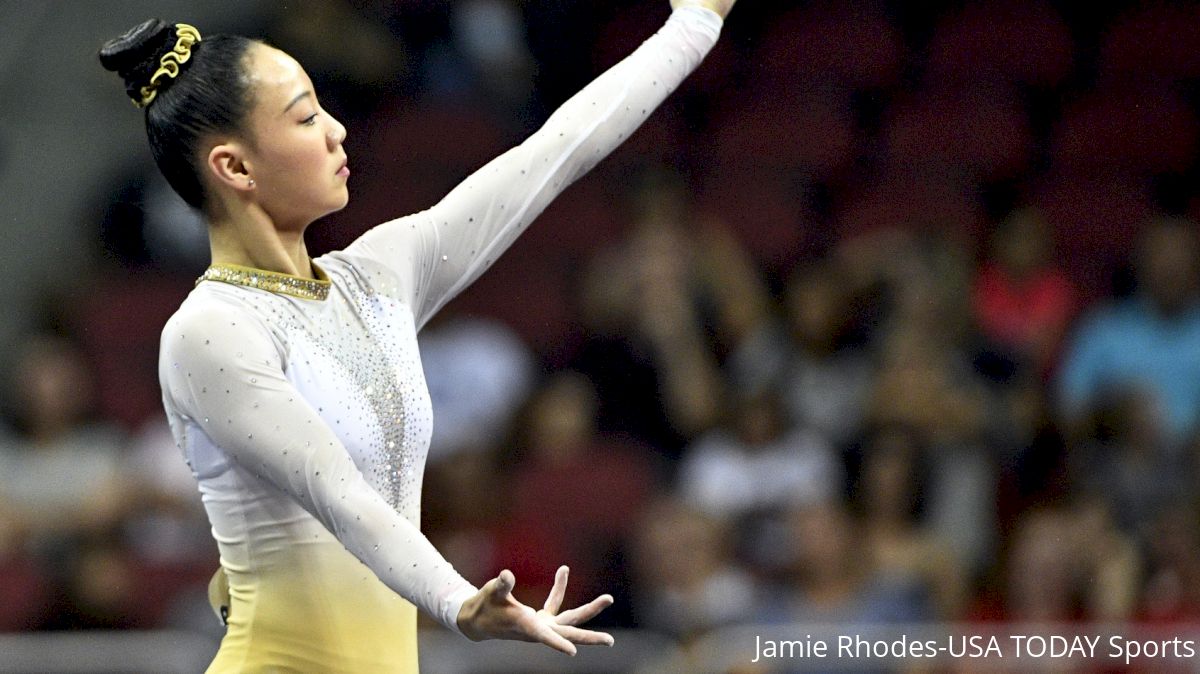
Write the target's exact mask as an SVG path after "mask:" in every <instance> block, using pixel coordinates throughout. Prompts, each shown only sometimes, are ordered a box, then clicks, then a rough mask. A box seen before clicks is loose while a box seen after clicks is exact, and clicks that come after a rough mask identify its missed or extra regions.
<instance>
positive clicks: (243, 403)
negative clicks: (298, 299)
mask: <svg viewBox="0 0 1200 674" xmlns="http://www.w3.org/2000/svg"><path fill="white" fill-rule="evenodd" d="M162 353H163V357H164V362H165V363H168V364H169V365H168V366H167V367H166V368H164V375H163V382H162V383H163V390H164V394H165V395H166V396H168V397H169V398H170V400H171V401H172V402H173V403H174V405H175V407H176V408H177V409H180V410H182V411H184V412H185V413H186V414H188V415H189V416H190V417H191V419H192V420H193V421H194V422H195V423H197V424H199V426H200V428H201V429H203V430H204V433H205V434H206V435H207V436H208V437H209V438H211V439H212V441H213V442H215V443H216V444H217V445H219V446H220V447H222V448H223V449H225V450H226V452H227V453H228V456H229V459H230V460H231V461H232V462H234V463H235V464H237V465H238V466H240V467H241V468H243V469H245V470H246V471H248V472H250V473H251V474H253V475H256V476H257V477H258V478H259V479H261V480H262V481H264V482H267V483H270V484H272V485H274V486H275V487H277V488H279V489H280V490H282V491H283V492H284V493H286V494H287V495H288V496H290V497H291V498H292V499H294V500H295V501H296V503H298V504H300V505H301V506H302V507H303V508H304V509H305V510H307V511H308V512H309V513H310V514H312V516H313V517H316V518H317V519H318V520H319V521H320V522H321V524H323V525H324V526H325V528H326V529H328V530H329V531H330V532H332V533H333V535H334V536H336V537H337V539H338V540H339V541H341V543H342V544H343V545H344V546H346V549H347V550H349V551H350V552H351V553H352V554H354V556H355V557H357V558H358V559H360V560H362V562H363V563H364V564H366V565H367V566H368V567H369V568H370V569H371V571H373V572H374V573H375V575H376V576H378V577H379V579H380V580H381V581H383V583H384V584H385V585H387V586H388V587H389V588H391V589H392V590H393V591H395V592H396V593H397V594H399V595H401V596H403V597H404V598H405V599H407V600H408V601H410V602H411V603H413V604H414V605H416V606H417V607H419V608H420V609H422V610H424V611H425V612H426V613H428V614H430V615H431V616H433V617H434V618H435V619H437V620H438V621H439V622H441V623H442V624H443V625H445V626H446V627H448V628H450V629H452V630H454V631H456V632H460V633H461V630H460V629H459V626H458V622H457V618H458V614H459V612H460V610H461V608H462V604H463V602H464V601H465V600H466V599H468V598H470V597H472V596H474V595H475V594H476V592H477V590H476V588H475V587H474V586H473V585H471V584H470V583H469V582H467V581H466V580H464V579H463V578H462V577H461V576H460V575H459V574H458V573H457V572H456V571H455V570H454V568H453V567H452V566H451V565H450V564H449V563H448V562H447V561H446V560H445V559H444V558H443V557H442V556H441V554H439V553H438V551H437V550H436V549H434V547H433V545H431V544H430V543H429V541H428V540H427V539H426V538H425V536H424V535H423V534H422V533H421V531H420V530H419V529H418V528H417V527H416V526H414V525H413V524H412V523H411V522H409V521H408V520H407V519H405V518H404V517H403V516H402V515H401V514H400V513H398V512H397V511H396V510H395V509H394V508H392V507H391V505H389V504H388V503H387V501H385V500H384V498H383V497H382V496H381V495H380V494H379V493H378V492H377V491H375V490H374V489H373V488H372V487H371V486H370V485H369V484H368V483H367V481H366V478H365V477H364V476H363V474H362V473H361V472H360V471H359V470H358V468H357V466H355V465H354V462H353V461H352V460H351V458H350V455H349V453H348V452H347V451H346V449H345V448H344V447H343V446H342V444H341V442H339V441H338V439H337V437H336V436H335V435H334V433H333V431H331V430H330V429H329V427H328V426H326V424H325V422H324V421H323V420H322V419H321V417H320V416H319V415H318V414H317V413H316V411H314V410H313V409H312V408H311V407H310V406H309V405H308V403H306V402H305V400H304V399H303V398H302V397H301V396H300V395H299V394H298V393H297V392H296V390H295V389H294V388H293V387H292V385H291V382H289V381H288V380H287V378H286V377H285V376H284V374H283V370H282V360H281V357H280V353H279V349H278V347H277V346H276V345H275V343H274V342H273V341H272V338H271V336H270V333H269V331H268V329H267V328H266V327H265V326H264V325H262V324H261V323H258V322H257V320H256V319H254V318H253V317H251V316H249V315H247V314H244V313H242V312H239V311H237V310H236V309H234V308H231V307H226V306H222V305H215V304H214V305H212V306H209V307H205V308H204V309H203V311H192V312H189V313H186V314H182V315H177V316H176V317H175V318H173V319H172V320H171V322H170V323H169V324H168V325H167V328H166V330H164V332H163V343H162ZM251 410H253V412H252V413H251Z"/></svg>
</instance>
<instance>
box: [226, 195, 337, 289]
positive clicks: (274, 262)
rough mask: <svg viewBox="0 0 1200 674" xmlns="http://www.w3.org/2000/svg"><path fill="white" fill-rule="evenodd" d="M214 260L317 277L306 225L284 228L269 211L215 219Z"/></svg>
mask: <svg viewBox="0 0 1200 674" xmlns="http://www.w3.org/2000/svg"><path fill="white" fill-rule="evenodd" d="M208 239H209V247H210V250H211V252H212V262H213V264H236V265H240V266H243V267H252V268H254V269H263V270H266V271H274V272H280V273H283V274H291V275H292V276H299V277H302V278H313V269H312V262H311V260H310V258H309V256H308V248H307V246H305V245H304V229H298V230H289V229H284V230H280V229H277V228H276V227H275V223H273V222H272V221H271V219H270V217H268V216H267V215H266V214H265V213H263V212H262V211H261V210H259V209H252V210H248V211H245V212H243V213H241V214H239V215H238V216H236V217H231V218H222V219H214V220H213V221H212V224H211V225H210V227H209V230H208Z"/></svg>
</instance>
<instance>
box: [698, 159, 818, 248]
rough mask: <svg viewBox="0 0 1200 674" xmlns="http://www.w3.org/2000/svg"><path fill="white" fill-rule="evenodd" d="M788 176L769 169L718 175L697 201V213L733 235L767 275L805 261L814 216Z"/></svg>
mask: <svg viewBox="0 0 1200 674" xmlns="http://www.w3.org/2000/svg"><path fill="white" fill-rule="evenodd" d="M791 181H792V179H791V177H790V176H789V174H787V173H784V172H781V171H778V170H772V169H765V170H755V169H754V168H752V167H749V166H743V167H740V168H738V169H736V170H727V169H717V170H716V171H715V172H713V173H710V174H709V175H708V176H707V179H706V181H705V183H706V184H705V187H704V189H702V190H701V192H700V193H699V194H698V195H697V198H698V200H699V211H701V212H704V213H708V214H711V215H712V216H715V217H717V218H719V219H720V220H721V221H722V222H723V223H725V224H726V225H727V226H728V227H729V228H730V229H731V230H732V231H734V232H736V233H737V235H738V237H739V239H740V240H741V242H742V244H743V245H744V246H745V247H746V250H748V251H749V252H750V254H751V255H752V256H753V257H754V258H755V259H756V260H758V261H759V262H760V263H761V264H762V265H763V267H764V268H765V269H767V270H769V271H779V270H783V269H787V268H788V267H789V266H790V265H791V263H793V262H795V261H796V260H797V259H799V258H800V257H802V256H803V254H804V246H805V244H806V243H807V242H808V235H809V232H810V231H811V226H812V222H813V221H814V219H815V216H814V215H813V214H812V213H811V212H810V209H809V208H808V207H807V205H806V203H805V202H804V200H803V199H802V198H801V197H802V195H801V194H800V191H799V187H798V186H797V185H795V184H793V183H792V182H791Z"/></svg>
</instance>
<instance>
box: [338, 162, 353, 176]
mask: <svg viewBox="0 0 1200 674" xmlns="http://www.w3.org/2000/svg"><path fill="white" fill-rule="evenodd" d="M337 174H338V175H339V176H341V177H343V178H349V177H350V167H349V166H347V165H346V164H342V168H340V169H338V172H337Z"/></svg>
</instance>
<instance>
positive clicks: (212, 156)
mask: <svg viewBox="0 0 1200 674" xmlns="http://www.w3.org/2000/svg"><path fill="white" fill-rule="evenodd" d="M244 155H245V151H244V149H243V148H242V146H241V144H240V143H237V142H229V143H221V144H218V145H214V146H213V148H212V149H211V150H209V152H208V171H209V174H210V177H211V178H212V180H213V181H214V183H215V184H217V185H224V186H226V187H229V188H231V189H234V190H236V191H239V192H249V191H251V190H253V189H254V180H253V178H251V177H250V170H249V166H248V165H247V163H246V161H245V159H244Z"/></svg>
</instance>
